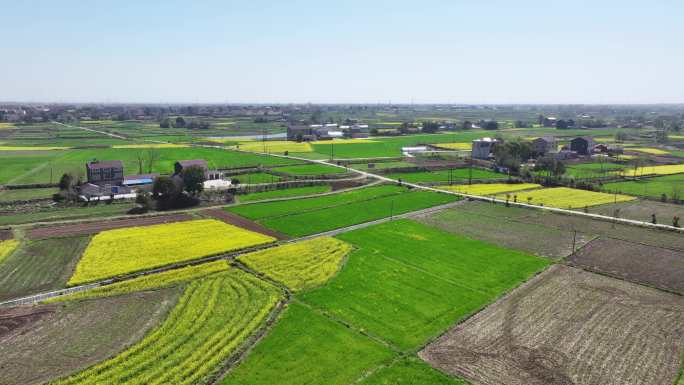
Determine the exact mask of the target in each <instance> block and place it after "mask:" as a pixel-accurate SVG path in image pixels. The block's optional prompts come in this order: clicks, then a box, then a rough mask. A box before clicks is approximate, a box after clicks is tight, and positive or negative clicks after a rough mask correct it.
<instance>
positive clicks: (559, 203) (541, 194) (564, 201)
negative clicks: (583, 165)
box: [499, 187, 636, 209]
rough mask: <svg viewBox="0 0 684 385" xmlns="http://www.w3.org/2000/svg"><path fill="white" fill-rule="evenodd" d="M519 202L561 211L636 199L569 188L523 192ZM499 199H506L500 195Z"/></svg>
mask: <svg viewBox="0 0 684 385" xmlns="http://www.w3.org/2000/svg"><path fill="white" fill-rule="evenodd" d="M516 195H517V196H518V202H521V203H530V204H533V205H543V206H548V207H556V208H560V209H573V208H574V209H579V208H583V207H587V206H589V207H590V206H596V205H602V204H607V203H614V202H625V201H630V200H634V199H636V198H634V197H631V196H628V195H620V194H606V193H600V192H594V191H587V190H578V189H572V188H567V187H553V188H544V189H540V190H532V191H521V192H519V193H517V194H516ZM499 199H506V196H505V195H501V194H499Z"/></svg>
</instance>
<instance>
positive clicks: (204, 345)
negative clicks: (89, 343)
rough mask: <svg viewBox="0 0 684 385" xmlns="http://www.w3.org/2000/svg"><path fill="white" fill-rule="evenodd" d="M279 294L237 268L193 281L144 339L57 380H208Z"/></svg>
mask: <svg viewBox="0 0 684 385" xmlns="http://www.w3.org/2000/svg"><path fill="white" fill-rule="evenodd" d="M280 297H281V294H280V293H279V291H278V290H277V289H276V288H275V287H273V286H271V285H269V284H267V283H265V282H263V281H261V280H258V279H256V278H254V277H253V276H251V275H249V274H247V273H245V272H242V271H241V270H237V269H231V270H229V271H226V272H222V273H218V274H215V275H212V276H210V277H207V278H204V279H201V280H196V281H193V282H191V283H190V284H188V286H187V288H186V289H185V292H184V293H183V295H182V297H181V298H180V300H179V302H178V304H177V305H176V306H175V307H174V308H173V310H171V312H170V314H169V316H168V317H167V318H166V320H165V321H164V322H163V323H162V324H161V325H160V326H159V327H158V328H156V329H155V330H153V331H152V332H151V333H149V334H148V335H147V336H146V337H145V338H144V339H143V340H141V341H140V342H138V343H136V344H135V345H133V346H131V347H130V348H129V349H127V350H126V351H124V352H122V353H121V354H118V355H116V356H115V357H113V358H111V359H109V360H107V361H104V362H102V363H100V364H97V365H95V366H92V367H91V368H89V369H87V370H85V371H83V372H81V373H78V374H75V375H72V376H70V377H67V378H64V379H62V380H60V381H57V382H55V384H56V385H67V384H95V383H97V384H121V383H126V384H130V385H136V384H139V385H143V384H145V385H153V384H175V385H184V384H196V383H203V382H205V381H207V379H208V378H209V377H210V376H212V375H213V374H215V373H216V372H217V371H218V370H219V369H220V368H221V365H222V364H223V363H224V362H225V361H226V360H227V359H228V358H229V357H230V356H231V355H232V354H233V353H234V352H235V351H236V350H237V349H238V348H239V347H241V345H242V343H243V342H244V341H245V339H247V338H248V337H249V336H250V335H251V334H252V333H254V332H255V330H256V329H257V328H258V327H259V326H260V325H262V323H263V322H264V321H265V320H266V318H267V317H268V315H269V313H270V312H271V310H272V309H273V308H274V306H276V303H277V302H278V301H279V299H280Z"/></svg>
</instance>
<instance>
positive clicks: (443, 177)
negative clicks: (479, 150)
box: [385, 168, 508, 183]
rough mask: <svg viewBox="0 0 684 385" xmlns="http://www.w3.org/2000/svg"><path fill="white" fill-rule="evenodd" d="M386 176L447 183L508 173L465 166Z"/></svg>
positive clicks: (502, 177)
mask: <svg viewBox="0 0 684 385" xmlns="http://www.w3.org/2000/svg"><path fill="white" fill-rule="evenodd" d="M385 176H386V177H388V178H392V179H397V180H399V179H401V180H402V181H404V182H409V183H438V182H441V183H448V182H455V181H464V180H466V181H467V180H468V179H470V178H471V177H472V179H474V180H490V179H492V180H494V179H507V178H508V175H504V174H499V173H497V172H494V171H489V170H482V169H479V168H474V169H472V171H470V170H469V169H467V168H455V169H451V170H439V171H424V172H401V173H393V174H385Z"/></svg>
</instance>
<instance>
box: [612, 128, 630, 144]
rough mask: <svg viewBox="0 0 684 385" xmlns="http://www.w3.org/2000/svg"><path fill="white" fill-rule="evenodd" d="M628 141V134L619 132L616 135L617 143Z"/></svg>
mask: <svg viewBox="0 0 684 385" xmlns="http://www.w3.org/2000/svg"><path fill="white" fill-rule="evenodd" d="M627 139H629V136H628V135H627V133H625V132H623V131H618V132H616V133H615V141H616V142H624V141H626V140H627Z"/></svg>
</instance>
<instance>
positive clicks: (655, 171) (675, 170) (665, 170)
mask: <svg viewBox="0 0 684 385" xmlns="http://www.w3.org/2000/svg"><path fill="white" fill-rule="evenodd" d="M682 173H684V164H668V165H663V166H646V167H639V168H637V169H636V170H635V169H633V168H632V169H627V170H625V175H626V176H644V175H670V174H682Z"/></svg>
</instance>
